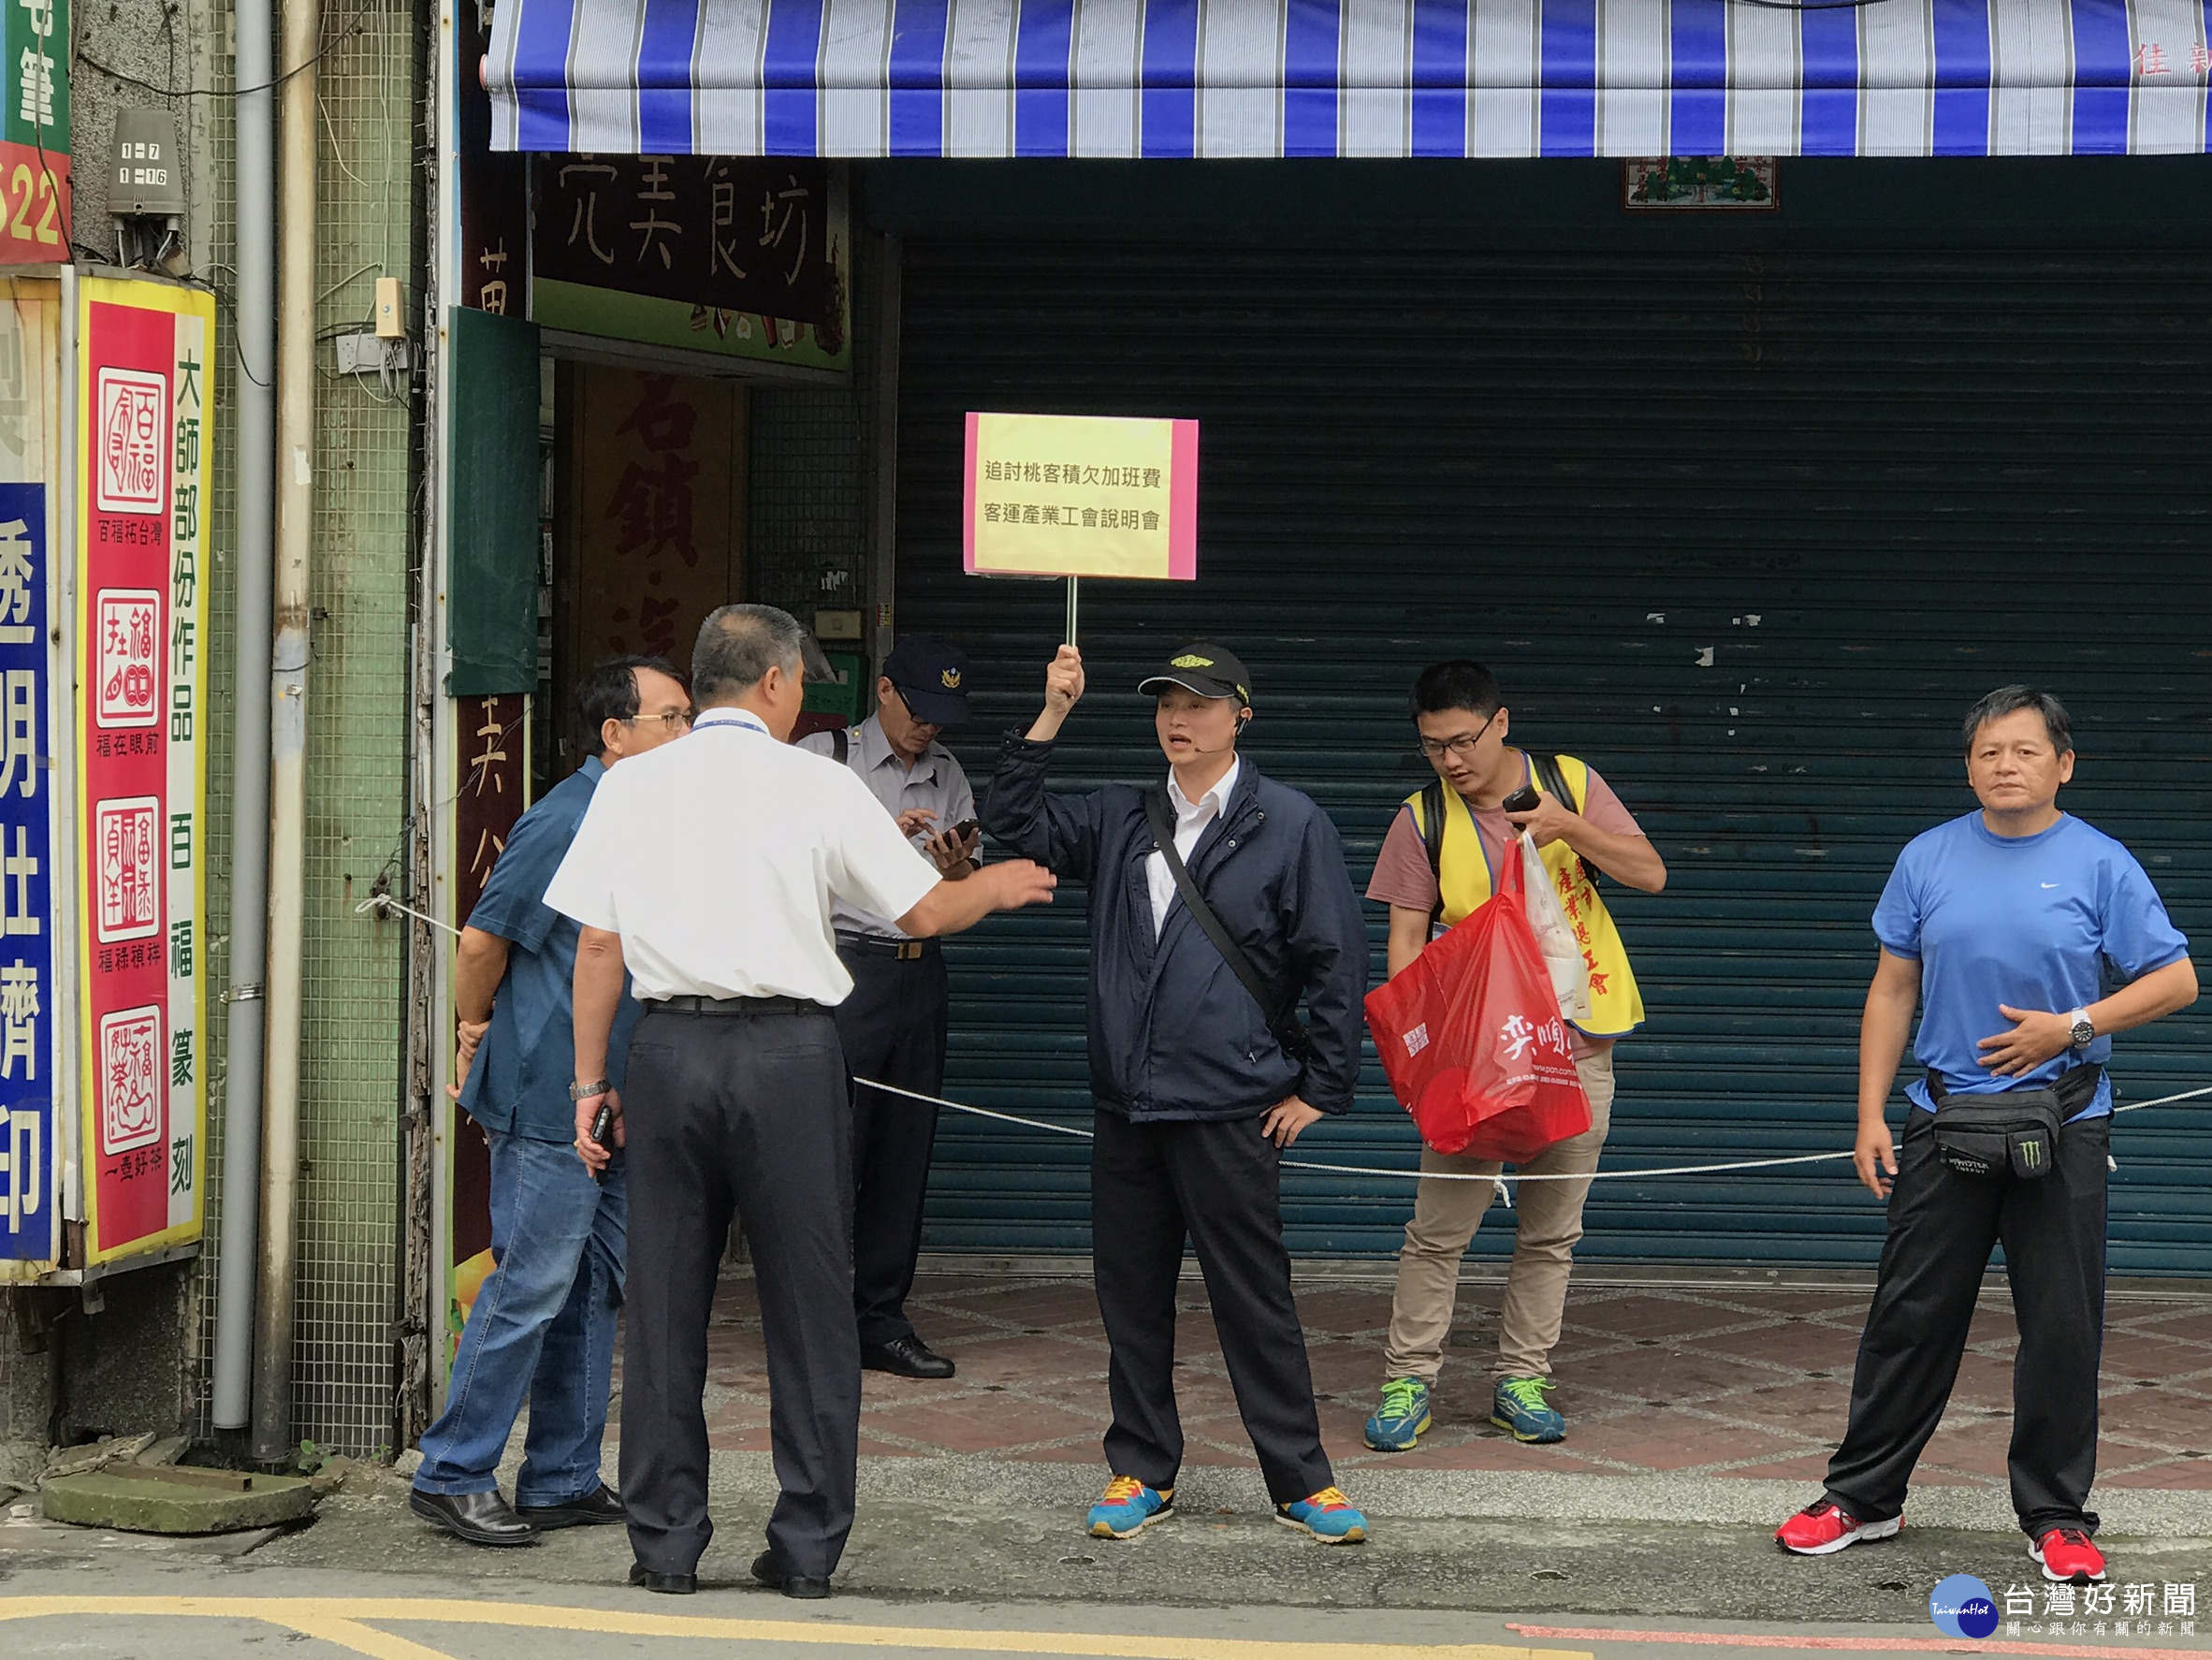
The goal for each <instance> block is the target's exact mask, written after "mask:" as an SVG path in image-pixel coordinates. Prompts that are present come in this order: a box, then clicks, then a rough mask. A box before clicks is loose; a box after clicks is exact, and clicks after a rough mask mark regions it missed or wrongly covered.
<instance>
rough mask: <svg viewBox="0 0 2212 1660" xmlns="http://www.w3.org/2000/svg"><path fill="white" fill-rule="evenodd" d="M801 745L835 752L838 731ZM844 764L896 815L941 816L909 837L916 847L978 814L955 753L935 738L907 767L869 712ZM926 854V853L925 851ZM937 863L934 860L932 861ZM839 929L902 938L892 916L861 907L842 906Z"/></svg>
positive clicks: (850, 738) (852, 734) (853, 732)
mask: <svg viewBox="0 0 2212 1660" xmlns="http://www.w3.org/2000/svg"><path fill="white" fill-rule="evenodd" d="M799 748H800V749H802V750H810V751H811V752H813V753H814V754H817V755H834V754H835V753H836V750H837V735H836V734H834V733H828V732H814V733H809V734H808V735H806V736H805V737H803V738H801V739H800V740H799ZM845 749H846V764H847V765H849V766H851V768H852V770H853V772H854V773H855V774H856V775H857V776H858V777H859V779H860V781H861V782H862V783H864V784H866V786H867V787H868V794H871V795H873V796H874V797H875V798H876V799H877V800H878V801H880V802H881V803H882V804H883V810H884V811H885V812H887V813H889V814H890V815H891V816H892V818H893V819H896V818H897V817H898V815H899V814H900V813H902V812H905V811H907V810H908V809H909V808H917V807H920V808H928V809H929V810H930V811H931V812H933V813H935V814H937V820H936V822H935V823H932V824H931V825H930V827H929V829H928V830H926V831H924V833H923V834H922V835H920V836H917V837H908V838H907V839H908V840H909V841H911V842H912V843H913V844H914V845H915V847H916V849H917V850H919V849H920V847H921V844H922V843H923V842H924V841H926V840H928V839H929V837H931V836H932V835H934V834H936V833H937V832H938V831H939V830H950V829H952V828H953V826H954V825H955V824H960V823H966V822H967V821H968V820H969V819H972V818H974V817H975V791H974V790H972V789H971V788H969V786H968V774H967V772H966V771H965V770H963V768H962V767H961V765H960V763H959V762H958V761H957V760H956V759H954V757H953V751H952V750H948V749H946V748H945V747H944V745H942V744H940V743H939V742H937V741H936V740H935V739H932V740H931V741H930V745H929V748H928V749H926V750H924V751H923V752H922V759H921V760H919V761H917V762H915V763H914V764H913V765H912V766H908V765H907V762H906V757H905V756H903V755H901V754H900V753H899V752H898V751H897V750H895V749H893V748H892V747H891V739H890V738H889V737H888V736H887V735H885V733H884V731H883V722H882V721H881V720H880V718H879V717H877V716H875V715H870V716H869V717H868V718H867V719H866V721H862V722H861V723H860V724H859V725H858V726H855V727H852V728H851V729H850V730H849V731H848V732H847V734H846V738H845ZM923 856H924V858H927V857H928V855H927V854H924V855H923ZM932 864H933V866H934V861H932ZM833 920H834V921H835V922H836V923H837V927H838V928H839V929H840V930H841V931H844V932H847V933H854V934H874V935H877V936H879V937H880V938H882V939H905V938H906V936H905V935H904V934H902V933H900V932H899V930H898V925H897V924H896V923H895V922H893V921H892V920H891V919H890V918H888V917H881V916H878V915H876V913H875V912H873V911H871V910H862V909H860V908H859V907H857V906H851V905H844V904H840V905H839V906H838V907H837V914H836V916H835V918H834V919H833Z"/></svg>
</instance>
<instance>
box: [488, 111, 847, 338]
mask: <svg viewBox="0 0 2212 1660" xmlns="http://www.w3.org/2000/svg"><path fill="white" fill-rule="evenodd" d="M531 209H532V211H531V227H532V228H531V243H530V246H531V302H530V303H531V311H530V317H531V322H533V323H536V324H537V325H538V326H539V327H540V328H555V329H562V330H566V331H569V332H572V333H577V334H596V335H602V336H607V337H611V338H613V339H617V340H628V341H636V342H642V343H644V344H648V345H662V346H678V347H682V348H684V349H685V350H688V351H695V352H708V353H713V354H715V355H717V356H721V357H750V358H757V359H761V360H763V361H768V362H777V363H784V364H789V365H793V366H796V367H802V368H811V369H829V370H845V369H849V368H851V362H852V354H851V340H850V338H849V336H850V330H849V327H848V315H849V308H850V294H851V260H850V257H849V254H848V250H849V248H850V245H851V243H850V238H849V237H848V236H847V233H846V216H845V202H844V192H843V190H842V188H841V183H840V175H838V174H837V173H836V172H834V171H833V169H832V168H831V167H830V166H829V164H828V163H826V162H822V161H816V160H811V159H796V158H794V159H789V160H786V159H776V160H766V159H761V158H757V157H737V156H726V155H567V154H559V155H536V156H533V157H532V158H531ZM504 304H505V302H504V299H502V309H503V307H504ZM486 309H492V308H490V307H488V306H487V308H486Z"/></svg>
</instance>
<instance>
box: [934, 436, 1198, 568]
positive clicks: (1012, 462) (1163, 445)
mask: <svg viewBox="0 0 2212 1660" xmlns="http://www.w3.org/2000/svg"><path fill="white" fill-rule="evenodd" d="M967 506H968V511H967V516H966V517H967V569H968V575H973V576H1123V577H1137V578H1140V579H1147V580H1151V581H1177V582H1188V581H1191V580H1192V579H1194V578H1195V577H1196V576H1197V575H1198V423H1197V422H1196V421H1154V420H1132V419H1127V418H1123V417H1120V416H1113V415H987V414H974V413H970V414H969V415H968V489H967Z"/></svg>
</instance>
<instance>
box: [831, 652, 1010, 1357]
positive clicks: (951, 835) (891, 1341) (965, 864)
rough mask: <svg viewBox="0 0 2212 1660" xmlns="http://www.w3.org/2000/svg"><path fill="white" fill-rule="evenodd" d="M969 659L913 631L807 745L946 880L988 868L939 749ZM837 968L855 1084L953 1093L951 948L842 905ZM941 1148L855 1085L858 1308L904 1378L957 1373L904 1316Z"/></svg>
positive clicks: (969, 799) (927, 1119)
mask: <svg viewBox="0 0 2212 1660" xmlns="http://www.w3.org/2000/svg"><path fill="white" fill-rule="evenodd" d="M967 719H968V658H967V656H966V655H965V654H964V653H963V652H961V651H960V650H959V649H958V648H955V647H953V646H950V645H947V644H946V643H945V642H944V641H942V640H933V639H928V638H925V637H924V636H922V635H919V634H917V635H910V636H909V637H908V638H906V639H903V640H901V641H899V642H898V644H897V645H895V646H894V647H893V648H892V649H891V654H890V656H888V657H886V658H885V659H884V660H883V673H882V675H881V676H880V677H879V678H878V679H877V681H876V712H875V713H874V714H873V715H871V716H869V717H868V718H867V719H866V721H862V722H861V723H860V724H859V725H857V726H851V727H846V728H844V729H843V730H841V731H837V732H818V733H814V734H812V735H808V737H805V738H802V739H801V740H800V743H799V747H800V748H801V749H805V750H813V751H814V752H815V753H816V754H818V755H828V756H830V757H831V758H832V759H833V760H836V761H838V762H841V763H843V764H845V765H847V766H850V767H851V769H852V770H853V771H854V772H855V773H857V774H859V775H860V780H861V782H862V783H864V784H866V786H867V788H868V794H871V795H873V796H874V797H875V798H876V799H877V800H878V801H880V802H881V803H882V804H883V810H884V811H885V812H887V813H889V814H890V815H891V816H892V818H893V819H894V820H895V821H896V823H897V824H898V828H899V830H900V832H901V834H903V835H904V836H905V837H907V838H908V839H909V840H910V841H912V842H913V843H915V845H917V846H918V847H920V848H921V850H922V851H923V852H924V853H925V854H927V855H928V857H929V859H930V861H931V863H933V864H934V865H936V866H937V868H938V870H939V874H941V875H942V876H943V877H944V879H945V880H946V881H965V880H967V878H968V876H970V875H971V874H973V873H974V871H975V870H976V869H977V868H978V866H980V864H981V861H980V860H978V859H977V857H976V852H977V849H978V848H979V847H980V845H981V842H982V832H981V831H979V830H978V829H977V828H976V827H975V793H974V792H973V791H972V790H970V789H969V788H968V774H967V773H965V772H963V771H962V770H961V767H960V763H959V762H957V761H955V760H954V759H953V753H952V751H951V750H947V749H946V748H945V747H944V745H942V744H940V743H939V742H938V741H937V739H938V735H939V733H940V732H942V731H944V729H945V728H946V727H948V726H956V725H958V724H959V723H960V722H961V721H965V720H967ZM836 921H837V960H838V961H839V962H841V963H843V964H844V965H845V971H846V972H847V973H849V974H851V976H852V995H851V997H847V998H846V999H845V1000H844V1001H843V1002H842V1003H839V1004H838V1005H837V1041H839V1042H841V1043H842V1044H843V1045H844V1046H845V1065H846V1068H847V1070H849V1071H850V1072H851V1075H852V1077H853V1078H854V1079H855V1080H858V1079H862V1078H867V1079H872V1080H874V1081H875V1082H877V1083H880V1084H889V1085H895V1086H896V1087H897V1088H900V1089H910V1090H913V1091H914V1092H915V1093H916V1094H919V1095H930V1096H934V1095H939V1094H941V1093H943V1090H944V1084H945V1029H946V1026H947V1024H948V1008H949V998H948V995H947V991H946V984H945V959H944V954H943V952H942V951H941V950H940V949H939V946H938V942H937V941H936V940H934V939H910V938H908V937H907V935H905V934H904V933H902V932H901V931H900V930H899V926H898V925H897V924H896V923H895V922H893V921H892V920H891V919H890V918H888V917H883V916H879V915H877V914H876V913H875V912H873V911H871V910H866V909H865V908H863V907H859V906H851V905H845V904H839V905H838V906H837V913H836ZM936 1140H937V1108H936V1106H935V1105H934V1104H932V1103H930V1102H928V1101H921V1100H916V1099H913V1097H912V1096H904V1095H893V1094H891V1093H889V1092H888V1091H885V1090H881V1089H873V1088H870V1087H868V1086H867V1085H865V1084H861V1083H858V1082H855V1083H854V1084H853V1085H852V1176H853V1181H854V1184H855V1190H854V1195H853V1201H854V1202H853V1211H852V1313H853V1318H854V1319H855V1320H856V1321H857V1323H858V1325H859V1327H860V1363H861V1365H862V1366H864V1367H866V1368H867V1369H868V1370H870V1371H875V1372H892V1373H895V1374H897V1375H898V1376H901V1377H950V1376H953V1362H952V1361H949V1360H947V1359H946V1358H945V1357H944V1356H943V1355H940V1354H938V1353H936V1352H935V1351H934V1350H932V1349H931V1348H930V1347H929V1345H927V1344H926V1343H924V1342H923V1341H922V1338H921V1336H920V1335H919V1334H918V1333H917V1332H915V1330H914V1323H913V1321H911V1320H910V1319H909V1318H907V1311H906V1302H907V1293H908V1292H909V1291H910V1290H912V1289H913V1288H914V1260H915V1258H916V1257H917V1256H918V1255H919V1254H920V1252H921V1249H922V1201H923V1196H924V1192H925V1191H926V1189H927V1188H928V1187H929V1156H930V1152H931V1149H932V1147H933V1146H934V1144H935V1143H936Z"/></svg>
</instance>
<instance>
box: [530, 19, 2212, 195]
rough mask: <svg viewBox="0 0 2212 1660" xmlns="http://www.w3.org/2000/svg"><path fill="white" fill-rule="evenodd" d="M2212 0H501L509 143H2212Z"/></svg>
mask: <svg viewBox="0 0 2212 1660" xmlns="http://www.w3.org/2000/svg"><path fill="white" fill-rule="evenodd" d="M2207 13H2212V0H1859V3H1857V4H1852V3H1851V0H1841V3H1838V0H1803V4H1790V3H1786V0H498V3H497V9H496V12H495V14H494V21H493V26H492V47H491V53H490V59H489V63H488V75H487V80H488V85H489V87H490V89H491V96H492V106H493V142H494V143H495V144H497V145H498V146H499V147H500V148H502V149H507V150H555V151H560V150H572V151H615V152H624V153H646V154H662V153H666V154H682V153H698V154H728V155H818V156H878V155H947V156H1016V155H1083V156H1122V157H1129V156H1218V157H1232V156H1291V155H1342V156H1412V155H1454V156H1537V155H1579V156H1589V155H1668V154H1672V155H1716V154H1738V155H1745V154H1756V155H2064V154H2075V155H2086V154H2099V155H2103V154H2128V153H2132V154H2174V153H2203V152H2205V149H2206V130H2205V89H2206V85H2207V82H2208V81H2212V61H2208V59H2207V52H2206V47H2207V43H2208V41H2212V28H2208V26H2207Z"/></svg>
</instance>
